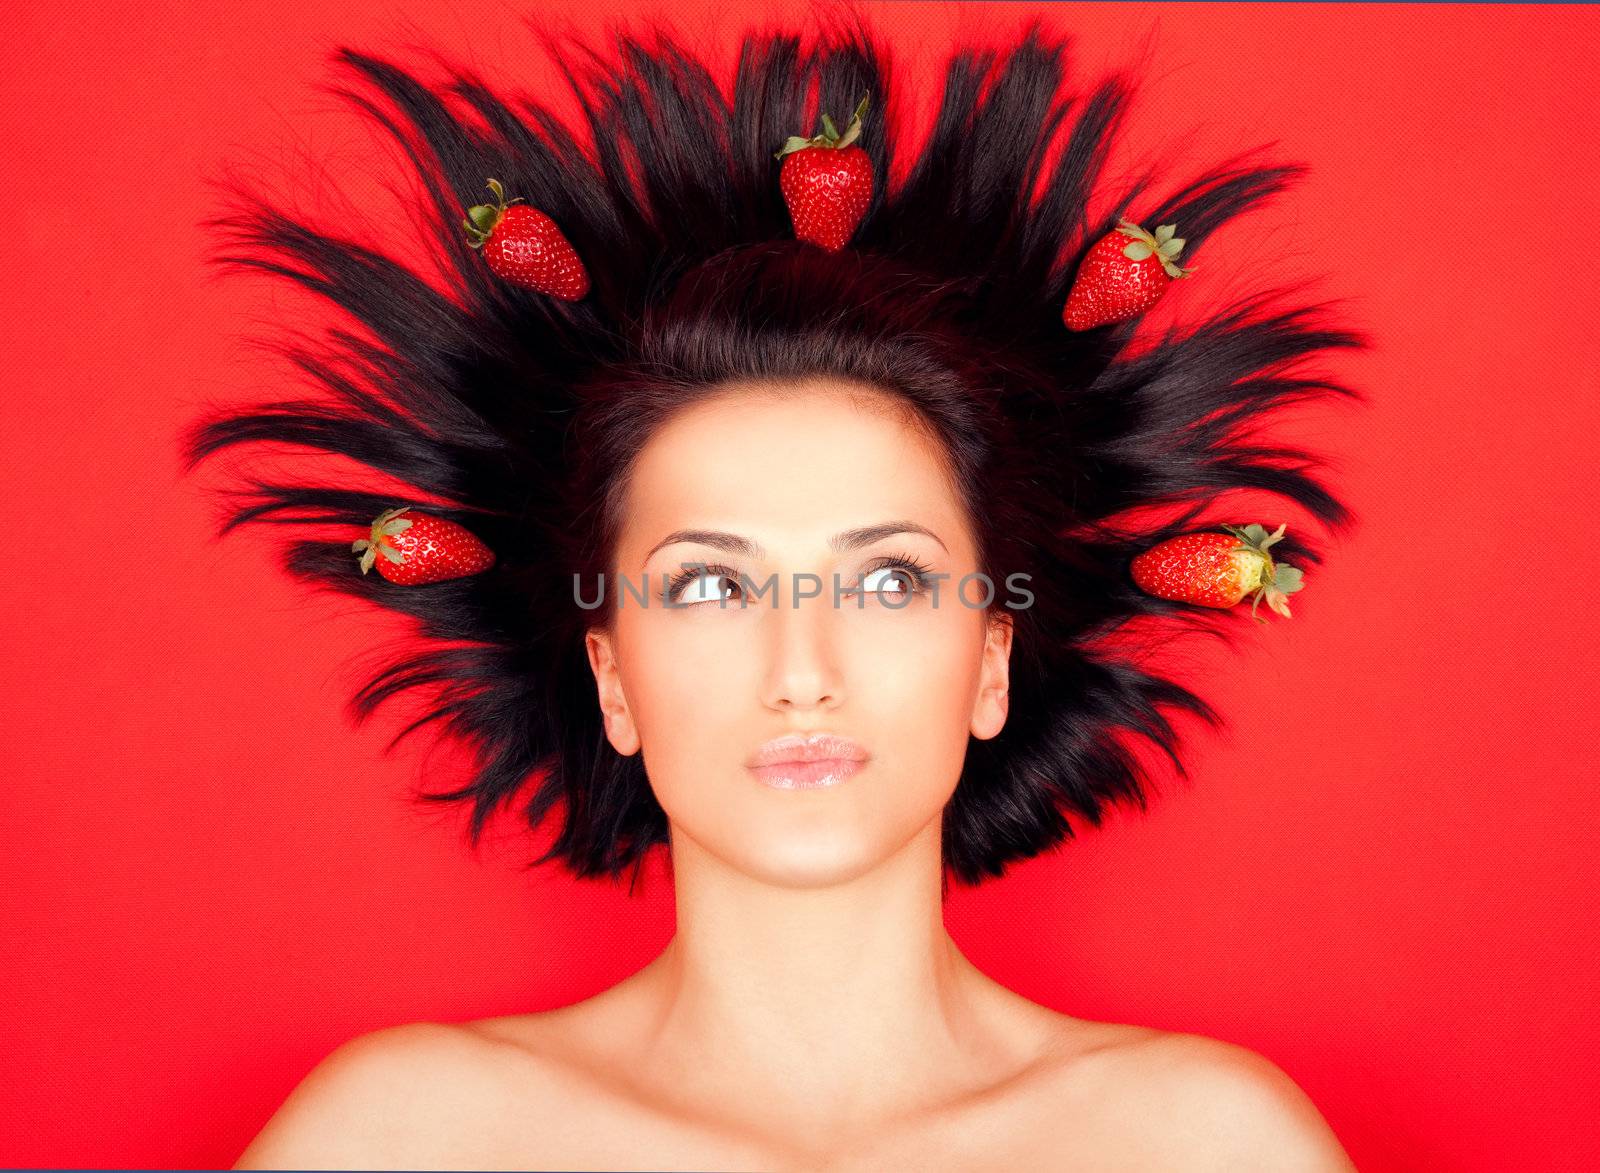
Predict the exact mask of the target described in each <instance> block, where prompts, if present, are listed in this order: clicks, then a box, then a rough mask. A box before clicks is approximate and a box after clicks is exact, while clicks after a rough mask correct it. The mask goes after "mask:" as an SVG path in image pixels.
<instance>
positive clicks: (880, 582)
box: [860, 566, 916, 594]
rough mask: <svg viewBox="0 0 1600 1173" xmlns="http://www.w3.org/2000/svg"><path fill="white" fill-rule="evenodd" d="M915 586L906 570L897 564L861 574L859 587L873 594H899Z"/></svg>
mask: <svg viewBox="0 0 1600 1173" xmlns="http://www.w3.org/2000/svg"><path fill="white" fill-rule="evenodd" d="M880 576H881V577H880ZM915 586H916V584H915V583H914V582H913V581H912V577H911V575H910V573H908V572H907V571H904V570H901V569H900V568H899V567H897V566H884V567H880V568H879V569H877V570H869V571H868V572H867V573H866V574H864V575H862V576H861V587H860V589H861V590H863V591H870V592H872V593H873V594H884V593H888V594H901V593H905V592H909V591H911V590H913V589H915Z"/></svg>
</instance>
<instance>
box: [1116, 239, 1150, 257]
mask: <svg viewBox="0 0 1600 1173" xmlns="http://www.w3.org/2000/svg"><path fill="white" fill-rule="evenodd" d="M1151 251H1152V250H1151V248H1150V246H1149V245H1148V244H1146V243H1145V242H1144V241H1142V240H1134V241H1130V242H1129V244H1128V247H1127V248H1125V249H1123V250H1122V255H1123V256H1125V257H1127V258H1128V259H1129V260H1130V261H1142V260H1144V259H1145V258H1146V257H1147V256H1149V255H1150V254H1151Z"/></svg>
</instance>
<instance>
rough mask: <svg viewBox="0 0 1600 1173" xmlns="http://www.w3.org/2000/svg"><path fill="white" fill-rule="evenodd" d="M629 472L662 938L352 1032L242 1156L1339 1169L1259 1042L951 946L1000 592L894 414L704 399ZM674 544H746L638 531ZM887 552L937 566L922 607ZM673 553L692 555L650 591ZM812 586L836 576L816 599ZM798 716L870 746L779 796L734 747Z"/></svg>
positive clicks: (771, 1165)
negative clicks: (454, 1013)
mask: <svg viewBox="0 0 1600 1173" xmlns="http://www.w3.org/2000/svg"><path fill="white" fill-rule="evenodd" d="M627 493H628V495H627V506H628V508H627V511H626V523H625V526H624V530H623V533H622V534H621V536H620V542H619V549H618V551H617V567H616V570H617V572H618V573H620V574H622V575H625V576H628V577H629V578H630V579H631V580H632V582H633V584H634V585H635V586H636V587H638V588H640V589H647V590H649V591H650V592H651V593H652V598H651V602H650V605H649V606H641V605H639V603H638V601H637V598H636V597H635V596H633V595H629V596H627V597H626V598H625V601H624V602H623V605H622V607H621V610H620V611H619V613H618V614H617V615H616V617H615V624H614V626H613V627H612V628H610V629H603V628H596V629H594V630H592V631H591V632H590V633H589V636H588V642H587V648H588V654H589V662H590V665H591V668H592V669H593V672H594V678H595V685H596V696H597V700H598V703H599V705H600V708H601V711H602V712H603V714H604V717H605V728H606V736H607V738H608V739H609V741H610V743H611V745H612V746H613V747H614V748H615V749H616V751H617V752H618V753H621V754H624V755H631V754H634V753H642V754H643V756H644V764H645V768H646V771H647V773H648V776H649V780H650V785H651V787H652V789H653V791H654V792H655V795H656V797H657V799H658V800H659V801H660V803H661V806H662V807H663V809H664V810H665V811H666V813H667V815H668V818H669V820H670V825H671V848H670V850H671V863H672V872H673V883H674V887H675V894H676V899H677V914H678V915H677V933H676V935H675V936H674V937H673V939H672V940H671V941H670V942H669V944H668V945H667V947H666V948H665V949H664V950H663V951H662V952H661V953H660V954H659V955H658V956H657V957H656V958H655V959H654V960H653V961H652V962H650V964H648V965H646V966H645V967H644V968H643V969H641V970H640V971H638V972H637V973H635V974H633V975H632V976H630V977H628V978H627V979H625V980H623V981H622V982H619V983H618V984H616V985H614V986H612V987H611V988H609V989H607V990H605V991H603V992H602V993H600V994H598V995H596V996H594V997H592V998H589V999H586V1000H584V1001H582V1002H578V1003H575V1004H573V1005H571V1006H567V1007H563V1008H560V1009H557V1010H553V1011H547V1012H543V1013H536V1014H525V1015H508V1016H504V1017H498V1018H489V1019H481V1020H477V1021H475V1022H469V1023H413V1024H409V1025H405V1026H398V1027H392V1028H389V1029H386V1030H380V1031H376V1032H373V1033H371V1034H368V1035H364V1036H361V1037H359V1038H357V1039H354V1040H352V1041H351V1042H349V1043H346V1044H345V1045H344V1046H342V1047H340V1048H338V1049H337V1050H336V1051H335V1052H333V1054H331V1055H330V1056H328V1058H327V1059H325V1060H324V1061H323V1062H322V1063H321V1064H320V1065H319V1066H318V1067H317V1068H316V1069H315V1070H313V1071H312V1072H311V1074H310V1075H309V1076H307V1077H306V1079H305V1080H304V1081H303V1082H302V1083H301V1084H300V1085H299V1086H298V1087H297V1088H296V1089H295V1091H294V1092H293V1093H292V1094H291V1095H290V1097H289V1098H288V1100H287V1101H286V1102H285V1103H284V1105H283V1107H282V1108H281V1109H280V1110H279V1112H278V1114H277V1115H276V1116H274V1117H273V1119H272V1120H271V1121H270V1122H269V1123H268V1125H267V1127H266V1128H265V1129H263V1131H262V1132H261V1134H260V1135H259V1136H258V1137H257V1138H256V1140H255V1142H254V1143H252V1145H251V1146H250V1148H249V1149H247V1150H246V1152H245V1153H244V1154H243V1155H242V1156H241V1158H240V1160H239V1163H238V1164H237V1165H236V1166H235V1168H267V1167H277V1168H285V1167H288V1168H294V1167H317V1168H356V1167H365V1168H386V1167H410V1168H519V1167H520V1168H566V1169H582V1168H595V1169H602V1168H656V1169H667V1168H684V1169H716V1168H728V1169H740V1168H742V1169H774V1170H777V1169H782V1170H833V1171H844V1170H856V1169H860V1170H868V1169H887V1168H896V1167H910V1166H915V1167H918V1168H926V1169H930V1170H931V1169H939V1170H968V1169H970V1170H980V1169H999V1168H1029V1169H1063V1170H1065V1169H1073V1170H1096V1171H1099V1170H1139V1169H1147V1170H1154V1169H1160V1170H1209V1169H1216V1170H1223V1169H1227V1170H1250V1169H1261V1170H1266V1169H1271V1170H1285V1171H1286V1170H1300V1171H1305V1173H1313V1171H1315V1173H1323V1171H1326V1173H1334V1171H1339V1170H1349V1169H1352V1168H1354V1166H1353V1165H1352V1164H1351V1163H1350V1161H1349V1159H1348V1157H1347V1156H1346V1155H1345V1154H1344V1152H1343V1150H1342V1148H1341V1147H1340V1145H1339V1143H1338V1141H1337V1139H1336V1138H1335V1136H1334V1134H1333V1132H1332V1131H1331V1129H1330V1128H1329V1127H1328V1125H1327V1123H1326V1121H1325V1120H1324V1119H1323V1118H1322V1116H1321V1115H1320V1113H1319V1112H1318V1111H1317V1109H1316V1107H1315V1106H1314V1105H1313V1104H1312V1102H1311V1101H1310V1099H1309V1098H1308V1097H1307V1096H1306V1095H1305V1093H1304V1092H1303V1091H1302V1090H1301V1089H1300V1088H1299V1087H1298V1086H1297V1085H1296V1084H1295V1083H1294V1081H1293V1080H1292V1079H1290V1078H1289V1076H1288V1075H1286V1074H1285V1073H1284V1072H1283V1071H1281V1070H1280V1069H1279V1068H1277V1067H1276V1066H1275V1065H1274V1064H1272V1063H1271V1062H1270V1061H1269V1060H1267V1059H1265V1058H1264V1057H1262V1056H1260V1055H1258V1054H1256V1053H1254V1052H1252V1051H1249V1050H1247V1049H1245V1048H1243V1047H1239V1046H1235V1045H1233V1044H1230V1043H1224V1042H1221V1041H1219V1040H1214V1039H1208V1038H1205V1037H1203V1036H1198V1035H1192V1034H1183V1033H1176V1032H1165V1031H1158V1030H1153V1029H1150V1028H1146V1027H1140V1026H1133V1025H1126V1024H1120V1023H1106V1022H1096V1021H1092V1020H1087V1019H1078V1018H1074V1017H1072V1016H1070V1015H1065V1014H1061V1013H1059V1012H1057V1011H1054V1010H1051V1009H1049V1008H1047V1007H1044V1006H1041V1005H1039V1004H1037V1003H1034V1002H1032V1001H1029V1000H1028V999H1026V998H1023V997H1021V996H1019V995H1017V994H1015V993H1013V992H1012V991H1010V990H1009V989H1007V988H1006V987H1004V986H1002V985H1000V984H999V983H997V982H995V981H993V980H992V979H990V978H988V977H987V976H985V975H984V974H983V973H981V972H980V971H979V970H978V969H977V968H976V967H975V966H973V965H972V964H971V963H970V962H969V961H968V960H967V959H966V957H965V956H964V955H963V954H962V953H961V951H960V950H959V949H958V948H957V946H956V944H955V942H954V941H953V940H952V938H951V937H950V935H949V933H948V932H947V931H946V929H945V927H944V923H943V916H942V901H941V897H940V839H939V834H940V815H941V811H942V810H943V808H944V806H945V804H946V802H947V801H948V800H949V798H950V796H951V794H952V793H953V791H954V789H955V786H956V783H957V781H958V780H959V778H960V775H961V769H962V764H963V761H964V757H965V754H966V750H967V746H968V743H969V738H972V737H976V738H984V739H986V738H992V737H995V736H996V735H998V734H999V733H1000V732H1001V730H1002V729H1003V727H1004V725H1005V720H1006V712H1007V691H1008V683H1009V682H1008V667H1009V662H1010V653H1011V631H1012V629H1011V625H1010V623H1009V612H1007V611H1006V609H1005V608H1004V606H1003V603H1004V600H1005V599H1006V598H1007V597H1013V596H1008V594H1007V592H1006V586H1005V583H1004V581H1003V577H1004V575H1003V572H1002V575H1001V578H1002V581H1001V582H997V583H995V584H994V585H995V590H996V601H995V604H994V605H993V606H991V607H990V608H989V609H982V608H981V607H979V606H977V605H966V603H963V601H962V599H961V598H960V597H958V596H957V595H956V593H955V584H956V583H957V582H958V581H959V580H960V579H961V577H962V576H963V575H966V574H969V573H975V572H976V571H977V550H976V544H975V540H974V535H973V533H972V532H971V528H970V525H969V523H968V521H967V518H966V516H965V512H964V510H963V509H962V506H961V503H960V500H959V498H958V496H957V494H956V491H955V487H954V485H953V484H952V482H951V480H950V477H949V475H948V471H947V468H946V466H945V463H944V460H943V453H942V450H941V448H940V446H939V445H938V443H937V442H936V441H935V440H934V439H933V438H932V437H931V436H930V435H929V434H928V433H927V432H926V431H925V430H924V429H923V428H921V427H919V426H918V425H917V422H916V421H915V419H914V418H911V417H909V416H907V415H906V413H905V412H904V411H903V410H901V409H900V408H899V406H898V403H897V401H896V400H893V399H892V398H890V397H888V396H885V395H884V394H882V393H881V392H879V391H877V390H875V389H873V388H870V387H865V386H861V385H856V384H851V383H846V382H841V381H835V380H825V381H824V380H818V381H811V382H806V383H801V384H785V385H775V386H774V385H763V386H757V385H741V386H733V387H728V388H724V389H723V393H721V394H718V395H716V396H714V397H712V398H710V399H708V400H705V401H702V402H700V403H698V404H696V405H694V406H693V407H691V408H688V409H686V410H684V411H683V412H681V413H679V414H678V415H677V416H675V417H674V418H673V419H672V420H671V421H670V422H669V423H668V424H667V425H665V426H664V427H663V428H662V429H661V430H660V431H659V432H658V433H657V434H656V435H655V436H654V437H652V439H651V441H650V443H649V444H648V445H647V447H646V448H645V450H644V451H643V452H642V453H641V454H640V457H639V459H638V461H637V462H636V464H635V467H634V470H633V473H632V476H631V478H630V481H629V484H628V489H627ZM906 523H910V526H913V527H916V528H915V529H914V530H908V529H907V528H906ZM880 526H881V527H885V528H884V530H883V531H882V532H878V533H876V534H873V535H871V540H869V541H866V542H864V543H863V544H860V545H858V546H854V547H850V548H844V547H846V546H848V543H847V542H841V541H838V540H837V539H839V537H840V535H848V534H850V533H852V532H856V533H859V531H862V530H866V529H870V528H872V527H880ZM684 530H695V531H714V532H716V533H720V534H727V535H733V536H734V537H735V538H737V539H741V540H742V541H743V546H742V547H741V548H734V543H733V541H732V540H731V539H710V538H709V535H708V534H706V533H702V534H701V537H700V538H699V539H698V540H694V541H683V540H679V541H673V542H672V543H671V544H667V545H660V543H662V542H663V540H665V539H667V538H669V537H670V536H672V535H675V534H678V533H679V532H680V531H684ZM924 531H926V532H924ZM893 558H910V559H911V560H913V561H914V562H916V563H919V564H920V565H922V566H924V567H926V568H927V569H928V570H929V571H930V572H931V573H935V574H945V575H948V576H949V577H948V578H946V579H944V580H943V581H942V582H941V583H940V584H939V590H938V599H937V605H935V604H934V596H933V594H932V591H931V587H930V589H929V591H928V592H926V593H922V592H918V591H917V590H914V589H913V590H911V592H910V593H909V594H907V593H905V592H906V589H907V588H908V587H910V586H912V583H911V580H909V579H908V577H907V575H906V573H905V572H904V571H903V570H902V569H900V568H899V566H898V565H896V567H895V568H893V569H885V568H884V564H885V563H886V562H887V561H888V560H890V559H893ZM686 562H687V563H696V564H708V565H710V566H714V567H715V568H716V569H710V570H706V571H702V572H698V573H697V574H696V575H695V576H694V577H692V578H691V579H690V580H689V581H687V582H685V583H684V584H683V586H682V588H681V589H680V591H679V593H678V595H677V599H678V601H679V602H680V603H682V604H683V605H681V606H678V607H666V606H663V605H661V602H662V601H661V599H660V598H659V596H658V594H657V592H659V591H660V590H661V588H662V586H663V584H664V582H665V579H666V577H669V576H672V575H676V574H678V573H679V572H680V571H682V570H683V569H684V565H683V564H684V563H686ZM724 568H725V569H724ZM728 572H732V577H724V576H725V575H727V574H728ZM805 574H810V575H815V576H817V577H818V578H819V579H820V580H821V593H820V594H819V595H816V596H815V597H800V591H815V590H816V589H818V588H817V584H816V583H814V582H813V581H811V580H806V579H801V580H797V579H796V577H795V576H797V575H805ZM740 575H743V576H744V580H741V579H740V578H739V577H738V576H740ZM772 575H776V576H777V577H776V580H775V585H774V587H773V588H772V589H770V590H769V591H768V592H767V593H766V594H765V595H764V596H757V597H754V598H752V597H751V596H749V595H748V594H745V593H744V592H742V591H741V585H740V584H741V581H746V580H747V581H748V582H750V583H754V584H757V585H761V584H765V583H766V582H767V580H768V578H769V576H772ZM835 575H837V576H838V580H839V586H840V589H841V590H842V591H844V592H857V593H845V594H844V595H843V596H842V597H841V598H840V599H839V602H838V605H834V600H833V595H832V590H833V582H834V576H835ZM607 585H608V589H610V588H611V587H612V586H614V585H615V584H614V583H608V584H607ZM797 586H798V587H799V588H800V590H799V591H797ZM1030 589H1032V588H1030ZM741 598H743V599H744V600H745V602H746V604H747V605H746V606H743V607H741V606H739V605H738V602H739V600H740V599H741ZM719 599H720V600H724V601H725V604H726V605H719V602H718V600H719ZM965 599H966V602H967V603H972V604H976V603H978V602H981V591H980V590H979V589H978V588H977V587H976V586H974V587H971V588H969V591H968V593H967V595H966V596H965ZM796 604H798V605H796ZM813 730H825V731H828V732H832V733H838V734H842V735H844V736H847V737H850V738H853V739H855V740H856V741H858V742H859V743H860V744H861V745H862V746H863V747H865V749H866V750H867V751H868V753H869V754H870V755H871V757H870V760H869V761H868V762H867V763H866V765H865V767H864V768H863V769H862V770H861V771H860V772H859V773H857V774H855V775H854V776H853V777H851V778H849V779H847V780H846V781H845V782H844V783H843V784H842V785H839V786H836V787H832V788H827V789H821V790H808V791H795V790H777V789H772V788H770V787H768V786H765V785H763V784H762V783H761V782H760V781H759V780H758V779H757V778H756V777H755V775H754V774H752V773H751V772H750V771H749V770H748V769H747V768H746V762H747V760H748V759H749V757H750V755H751V754H752V753H754V752H755V750H756V749H757V748H758V747H759V746H760V745H761V744H762V743H763V742H765V741H767V740H768V739H770V738H773V737H776V736H779V735H782V734H785V733H791V732H800V733H805V732H810V731H813Z"/></svg>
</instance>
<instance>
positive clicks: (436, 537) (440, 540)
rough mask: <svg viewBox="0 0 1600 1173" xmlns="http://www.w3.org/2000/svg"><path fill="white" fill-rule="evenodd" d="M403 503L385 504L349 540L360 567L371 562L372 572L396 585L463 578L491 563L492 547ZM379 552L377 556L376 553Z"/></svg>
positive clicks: (368, 566) (368, 568)
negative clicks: (364, 532)
mask: <svg viewBox="0 0 1600 1173" xmlns="http://www.w3.org/2000/svg"><path fill="white" fill-rule="evenodd" d="M408 512H411V507H410V506H409V505H402V506H400V507H399V508H398V509H385V510H384V511H383V512H382V513H380V514H378V517H377V520H376V521H374V522H373V523H372V530H371V532H370V533H369V534H368V536H367V537H364V538H357V539H356V540H355V541H354V542H352V543H351V544H350V549H351V551H352V552H355V553H360V554H361V573H362V574H365V573H367V571H369V570H371V569H372V564H373V563H374V562H377V564H378V573H379V574H381V575H383V577H384V578H386V579H388V580H389V581H390V582H396V583H400V584H401V585H402V586H416V585H418V584H422V583H430V582H443V581H444V580H445V579H447V578H464V577H466V576H467V575H469V574H478V573H479V572H481V571H484V570H488V569H489V567H491V566H493V565H494V552H493V551H492V550H490V549H489V547H488V546H485V545H484V544H483V542H481V541H480V540H479V539H478V538H477V537H476V536H475V535H473V534H472V533H471V532H469V531H468V530H466V529H464V528H462V527H461V526H459V525H457V524H456V523H455V522H453V521H450V520H448V519H447V518H443V517H431V516H429V515H428V514H425V513H415V512H411V516H410V517H401V516H400V514H402V513H408ZM379 554H382V555H383V557H382V558H381V559H379V558H378V555H379Z"/></svg>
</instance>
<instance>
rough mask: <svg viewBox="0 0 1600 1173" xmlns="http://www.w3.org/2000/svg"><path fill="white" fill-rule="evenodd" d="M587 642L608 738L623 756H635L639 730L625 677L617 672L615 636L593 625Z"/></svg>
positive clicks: (587, 636)
mask: <svg viewBox="0 0 1600 1173" xmlns="http://www.w3.org/2000/svg"><path fill="white" fill-rule="evenodd" d="M584 644H585V646H586V647H587V649H588V652H589V667H590V669H591V670H592V671H593V672H594V681H595V688H596V690H597V692H598V693H599V698H600V714H601V716H602V717H603V718H604V719H605V723H606V740H607V741H609V742H611V748H612V749H614V750H616V751H617V752H618V753H619V754H621V755H622V756H623V757H631V756H632V755H633V754H636V753H638V752H639V730H638V729H637V728H636V727H635V726H634V723H633V715H632V714H631V713H629V712H628V698H627V697H625V696H624V695H623V694H622V677H621V676H620V675H619V674H618V672H617V657H616V651H615V649H614V648H613V647H612V644H611V635H610V633H609V632H607V631H606V630H605V628H603V627H591V628H590V629H589V631H588V633H587V634H586V635H585V636H584Z"/></svg>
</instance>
